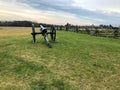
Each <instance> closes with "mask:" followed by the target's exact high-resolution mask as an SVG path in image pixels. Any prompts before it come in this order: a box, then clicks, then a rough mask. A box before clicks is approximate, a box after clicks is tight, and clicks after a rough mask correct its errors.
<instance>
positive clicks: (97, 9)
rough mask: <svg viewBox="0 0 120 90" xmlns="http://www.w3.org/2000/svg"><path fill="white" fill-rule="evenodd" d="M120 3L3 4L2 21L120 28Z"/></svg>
mask: <svg viewBox="0 0 120 90" xmlns="http://www.w3.org/2000/svg"><path fill="white" fill-rule="evenodd" d="M119 4H120V0H0V21H13V20H29V21H33V22H39V23H49V24H62V25H64V24H66V23H67V22H68V23H70V24H73V25H92V24H95V25H99V24H107V25H109V24H112V25H120V5H119Z"/></svg>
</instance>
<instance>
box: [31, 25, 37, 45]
mask: <svg viewBox="0 0 120 90" xmlns="http://www.w3.org/2000/svg"><path fill="white" fill-rule="evenodd" d="M31 34H32V36H33V42H34V43H35V42H36V37H35V35H36V34H35V27H34V24H32V33H31Z"/></svg>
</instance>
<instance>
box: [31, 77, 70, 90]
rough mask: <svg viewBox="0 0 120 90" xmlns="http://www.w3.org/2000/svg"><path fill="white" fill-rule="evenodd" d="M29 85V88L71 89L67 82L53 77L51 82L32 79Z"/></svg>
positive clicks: (43, 89)
mask: <svg viewBox="0 0 120 90" xmlns="http://www.w3.org/2000/svg"><path fill="white" fill-rule="evenodd" d="M30 86H31V90H71V88H70V85H69V84H68V83H64V82H63V80H55V79H53V80H52V82H51V83H50V82H47V81H45V80H37V81H33V82H32V83H31V84H30Z"/></svg>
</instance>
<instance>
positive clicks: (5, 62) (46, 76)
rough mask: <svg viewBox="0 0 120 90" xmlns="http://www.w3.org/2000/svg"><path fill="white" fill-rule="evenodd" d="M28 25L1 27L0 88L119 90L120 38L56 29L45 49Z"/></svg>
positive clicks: (1, 89)
mask: <svg viewBox="0 0 120 90" xmlns="http://www.w3.org/2000/svg"><path fill="white" fill-rule="evenodd" d="M30 33H31V28H24V27H23V28H19V27H0V90H120V40H119V39H111V38H102V37H94V36H89V35H85V34H79V33H74V32H65V31H58V32H57V41H56V42H55V43H54V42H52V43H51V44H52V46H53V48H48V47H47V46H46V45H45V43H44V39H43V37H42V36H40V35H38V36H37V42H36V43H35V44H34V43H33V40H32V36H31V35H30Z"/></svg>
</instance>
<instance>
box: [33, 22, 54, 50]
mask: <svg viewBox="0 0 120 90" xmlns="http://www.w3.org/2000/svg"><path fill="white" fill-rule="evenodd" d="M38 34H41V35H42V36H43V37H44V40H45V43H46V45H47V46H48V47H49V48H51V47H52V46H51V44H50V42H49V39H48V34H50V37H51V40H52V41H54V42H55V40H56V29H55V28H54V26H51V29H50V32H48V31H47V28H46V27H43V26H42V25H40V32H35V25H34V24H32V33H31V35H32V36H33V42H34V43H35V42H36V35H38Z"/></svg>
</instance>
